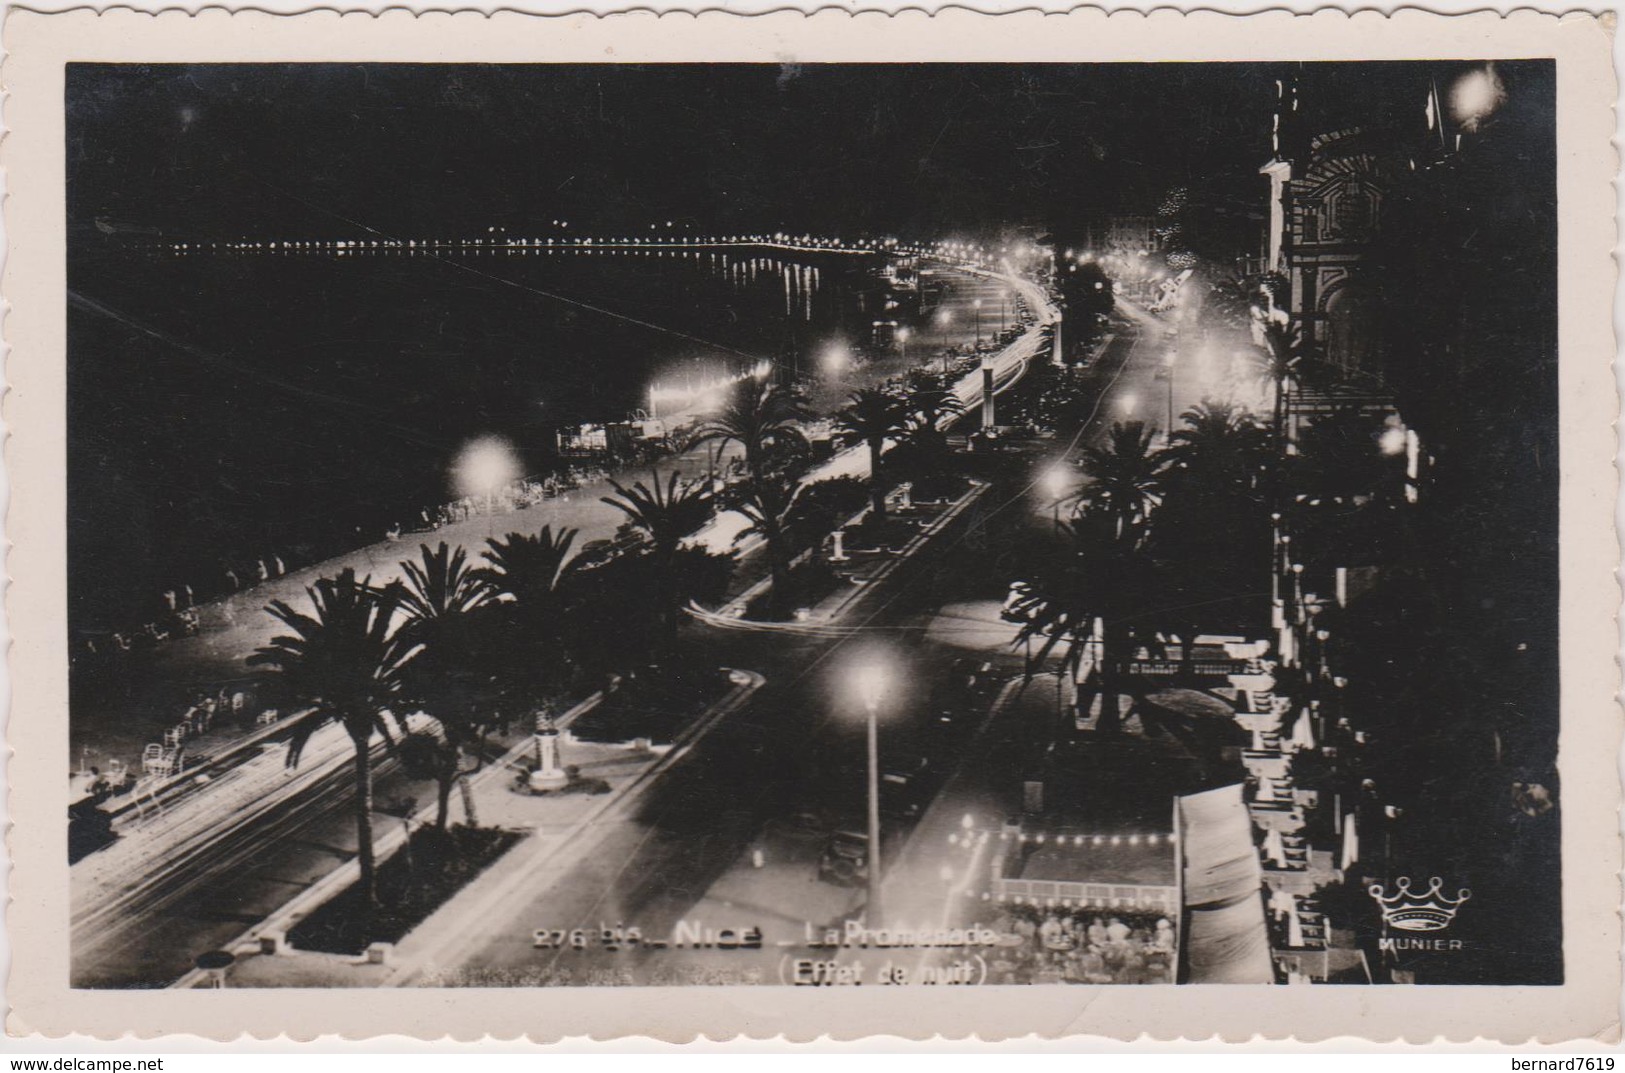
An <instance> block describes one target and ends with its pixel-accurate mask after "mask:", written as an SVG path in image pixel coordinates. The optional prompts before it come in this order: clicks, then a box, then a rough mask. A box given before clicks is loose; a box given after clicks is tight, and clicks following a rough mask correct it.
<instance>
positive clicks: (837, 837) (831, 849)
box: [818, 831, 869, 887]
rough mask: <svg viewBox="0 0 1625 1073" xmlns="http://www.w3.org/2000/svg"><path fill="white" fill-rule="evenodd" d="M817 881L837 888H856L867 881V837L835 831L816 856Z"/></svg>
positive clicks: (850, 832) (851, 832)
mask: <svg viewBox="0 0 1625 1073" xmlns="http://www.w3.org/2000/svg"><path fill="white" fill-rule="evenodd" d="M818 879H819V881H820V882H823V883H833V884H835V885H836V886H838V887H856V886H860V885H862V884H864V883H867V882H868V881H869V836H868V835H865V834H861V833H859V832H857V831H836V832H835V833H833V834H831V835H830V836H829V841H828V842H826V843H824V851H823V852H822V853H820V854H819V855H818Z"/></svg>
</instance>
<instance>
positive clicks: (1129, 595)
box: [1012, 508, 1152, 734]
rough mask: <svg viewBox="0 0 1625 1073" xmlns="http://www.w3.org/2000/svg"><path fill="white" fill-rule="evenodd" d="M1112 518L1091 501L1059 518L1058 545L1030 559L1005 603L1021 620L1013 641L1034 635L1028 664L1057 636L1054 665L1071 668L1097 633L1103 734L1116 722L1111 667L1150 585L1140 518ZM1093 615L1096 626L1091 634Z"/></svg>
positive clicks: (1115, 679)
mask: <svg viewBox="0 0 1625 1073" xmlns="http://www.w3.org/2000/svg"><path fill="white" fill-rule="evenodd" d="M1119 521H1120V519H1119V518H1118V517H1117V516H1116V515H1115V512H1109V511H1106V510H1103V509H1100V508H1091V509H1086V510H1084V511H1083V512H1082V513H1080V514H1078V515H1077V516H1075V517H1074V518H1073V519H1071V520H1070V521H1068V522H1063V523H1062V525H1061V529H1062V531H1063V533H1064V534H1065V535H1066V536H1067V538H1068V539H1067V541H1066V543H1065V545H1064V546H1063V547H1062V548H1061V549H1060V550H1059V551H1058V552H1048V553H1044V554H1042V555H1041V557H1040V558H1038V559H1037V560H1036V561H1035V562H1034V563H1032V564H1031V565H1030V568H1029V570H1028V573H1027V584H1028V590H1027V593H1026V595H1025V596H1023V597H1022V598H1021V599H1020V600H1019V601H1017V603H1016V606H1015V607H1014V608H1013V609H1012V610H1013V611H1014V612H1015V614H1017V615H1018V616H1020V618H1021V622H1022V627H1021V631H1020V633H1019V634H1018V635H1017V637H1016V643H1017V644H1018V645H1020V644H1028V643H1030V642H1034V641H1036V642H1038V650H1037V652H1036V653H1035V662H1036V663H1042V662H1043V661H1044V660H1045V659H1047V658H1048V657H1049V655H1050V653H1051V652H1053V651H1054V650H1055V648H1056V647H1057V646H1058V645H1061V644H1063V643H1064V644H1065V645H1066V646H1067V648H1066V654H1065V656H1064V657H1063V661H1062V665H1063V667H1070V668H1072V669H1073V671H1074V672H1076V670H1077V668H1078V667H1079V666H1080V664H1081V661H1082V659H1083V656H1084V654H1085V653H1086V652H1087V651H1089V648H1090V645H1091V644H1093V643H1095V642H1096V640H1098V642H1099V652H1098V655H1099V657H1100V658H1099V664H1098V667H1097V668H1096V671H1095V675H1096V678H1095V680H1096V682H1097V683H1098V689H1099V692H1100V719H1099V721H1098V722H1097V723H1096V728H1097V729H1098V730H1099V731H1100V732H1101V733H1103V734H1112V733H1116V732H1117V730H1119V729H1120V727H1121V725H1122V723H1121V716H1120V713H1119V710H1118V694H1119V691H1120V687H1119V684H1118V683H1119V671H1120V669H1121V666H1122V664H1123V662H1124V661H1125V660H1126V659H1127V658H1128V656H1129V655H1130V653H1131V645H1132V629H1133V626H1134V625H1135V617H1136V611H1137V609H1138V608H1139V607H1140V606H1141V605H1142V604H1143V603H1144V601H1145V598H1146V596H1147V594H1148V593H1149V592H1150V591H1151V584H1152V574H1151V570H1152V564H1151V561H1150V558H1149V556H1148V555H1147V554H1146V528H1145V526H1144V524H1143V523H1131V524H1129V525H1127V526H1121V525H1120V524H1119ZM1096 619H1099V620H1100V622H1101V628H1102V632H1101V634H1100V636H1099V637H1098V638H1097V637H1096V635H1095V620H1096Z"/></svg>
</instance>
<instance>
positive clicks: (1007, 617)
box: [999, 581, 1033, 622]
mask: <svg viewBox="0 0 1625 1073" xmlns="http://www.w3.org/2000/svg"><path fill="white" fill-rule="evenodd" d="M1032 591H1033V587H1032V584H1031V583H1030V582H1027V581H1012V582H1010V591H1009V592H1008V593H1006V594H1005V597H1004V607H1003V608H1001V609H1000V611H999V617H1000V618H1002V619H1004V621H1006V622H1026V621H1027V616H1026V614H1025V613H1024V612H1023V611H1022V610H1021V604H1022V602H1023V601H1024V600H1026V599H1027V597H1029V596H1031V595H1032Z"/></svg>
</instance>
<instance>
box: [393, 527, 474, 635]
mask: <svg viewBox="0 0 1625 1073" xmlns="http://www.w3.org/2000/svg"><path fill="white" fill-rule="evenodd" d="M418 553H419V556H420V558H419V560H417V561H413V560H410V559H409V560H407V561H406V562H403V563H401V572H402V573H403V574H404V575H405V577H406V581H405V583H404V585H403V588H402V592H401V606H400V611H401V614H402V615H404V616H405V618H406V621H407V622H408V623H409V624H413V625H418V624H423V623H432V622H435V621H438V620H440V619H444V618H447V617H448V616H451V615H460V614H463V613H464V612H467V611H472V610H473V609H474V608H476V607H478V606H480V605H481V604H483V603H484V602H485V601H486V599H487V598H488V596H489V595H490V583H489V582H488V581H487V580H486V579H485V578H484V577H482V576H481V575H480V573H479V571H478V570H476V569H475V568H474V567H472V566H470V565H469V561H468V553H467V552H466V551H464V550H463V548H462V547H461V546H458V547H457V548H456V549H455V550H453V549H452V548H450V547H449V546H448V545H447V544H446V542H445V541H443V540H442V541H441V542H440V545H439V547H436V548H434V549H430V547H429V545H427V544H424V545H422V546H421V547H420V548H419V549H418Z"/></svg>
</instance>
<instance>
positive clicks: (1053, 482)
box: [1040, 462, 1072, 529]
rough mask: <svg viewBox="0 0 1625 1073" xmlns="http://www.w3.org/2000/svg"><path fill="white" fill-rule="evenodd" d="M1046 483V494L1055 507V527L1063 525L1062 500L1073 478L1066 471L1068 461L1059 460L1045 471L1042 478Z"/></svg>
mask: <svg viewBox="0 0 1625 1073" xmlns="http://www.w3.org/2000/svg"><path fill="white" fill-rule="evenodd" d="M1040 479H1041V480H1042V481H1043V483H1044V494H1045V495H1046V496H1048V497H1049V500H1050V503H1051V504H1052V505H1053V506H1054V507H1055V528H1057V529H1059V528H1060V527H1061V500H1062V499H1063V498H1065V496H1066V493H1067V491H1068V490H1069V489H1070V488H1071V486H1072V478H1071V476H1070V475H1069V474H1068V473H1067V471H1066V463H1064V462H1057V463H1055V465H1053V466H1051V467H1050V468H1049V469H1047V470H1045V471H1044V476H1043V477H1042V478H1040Z"/></svg>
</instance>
